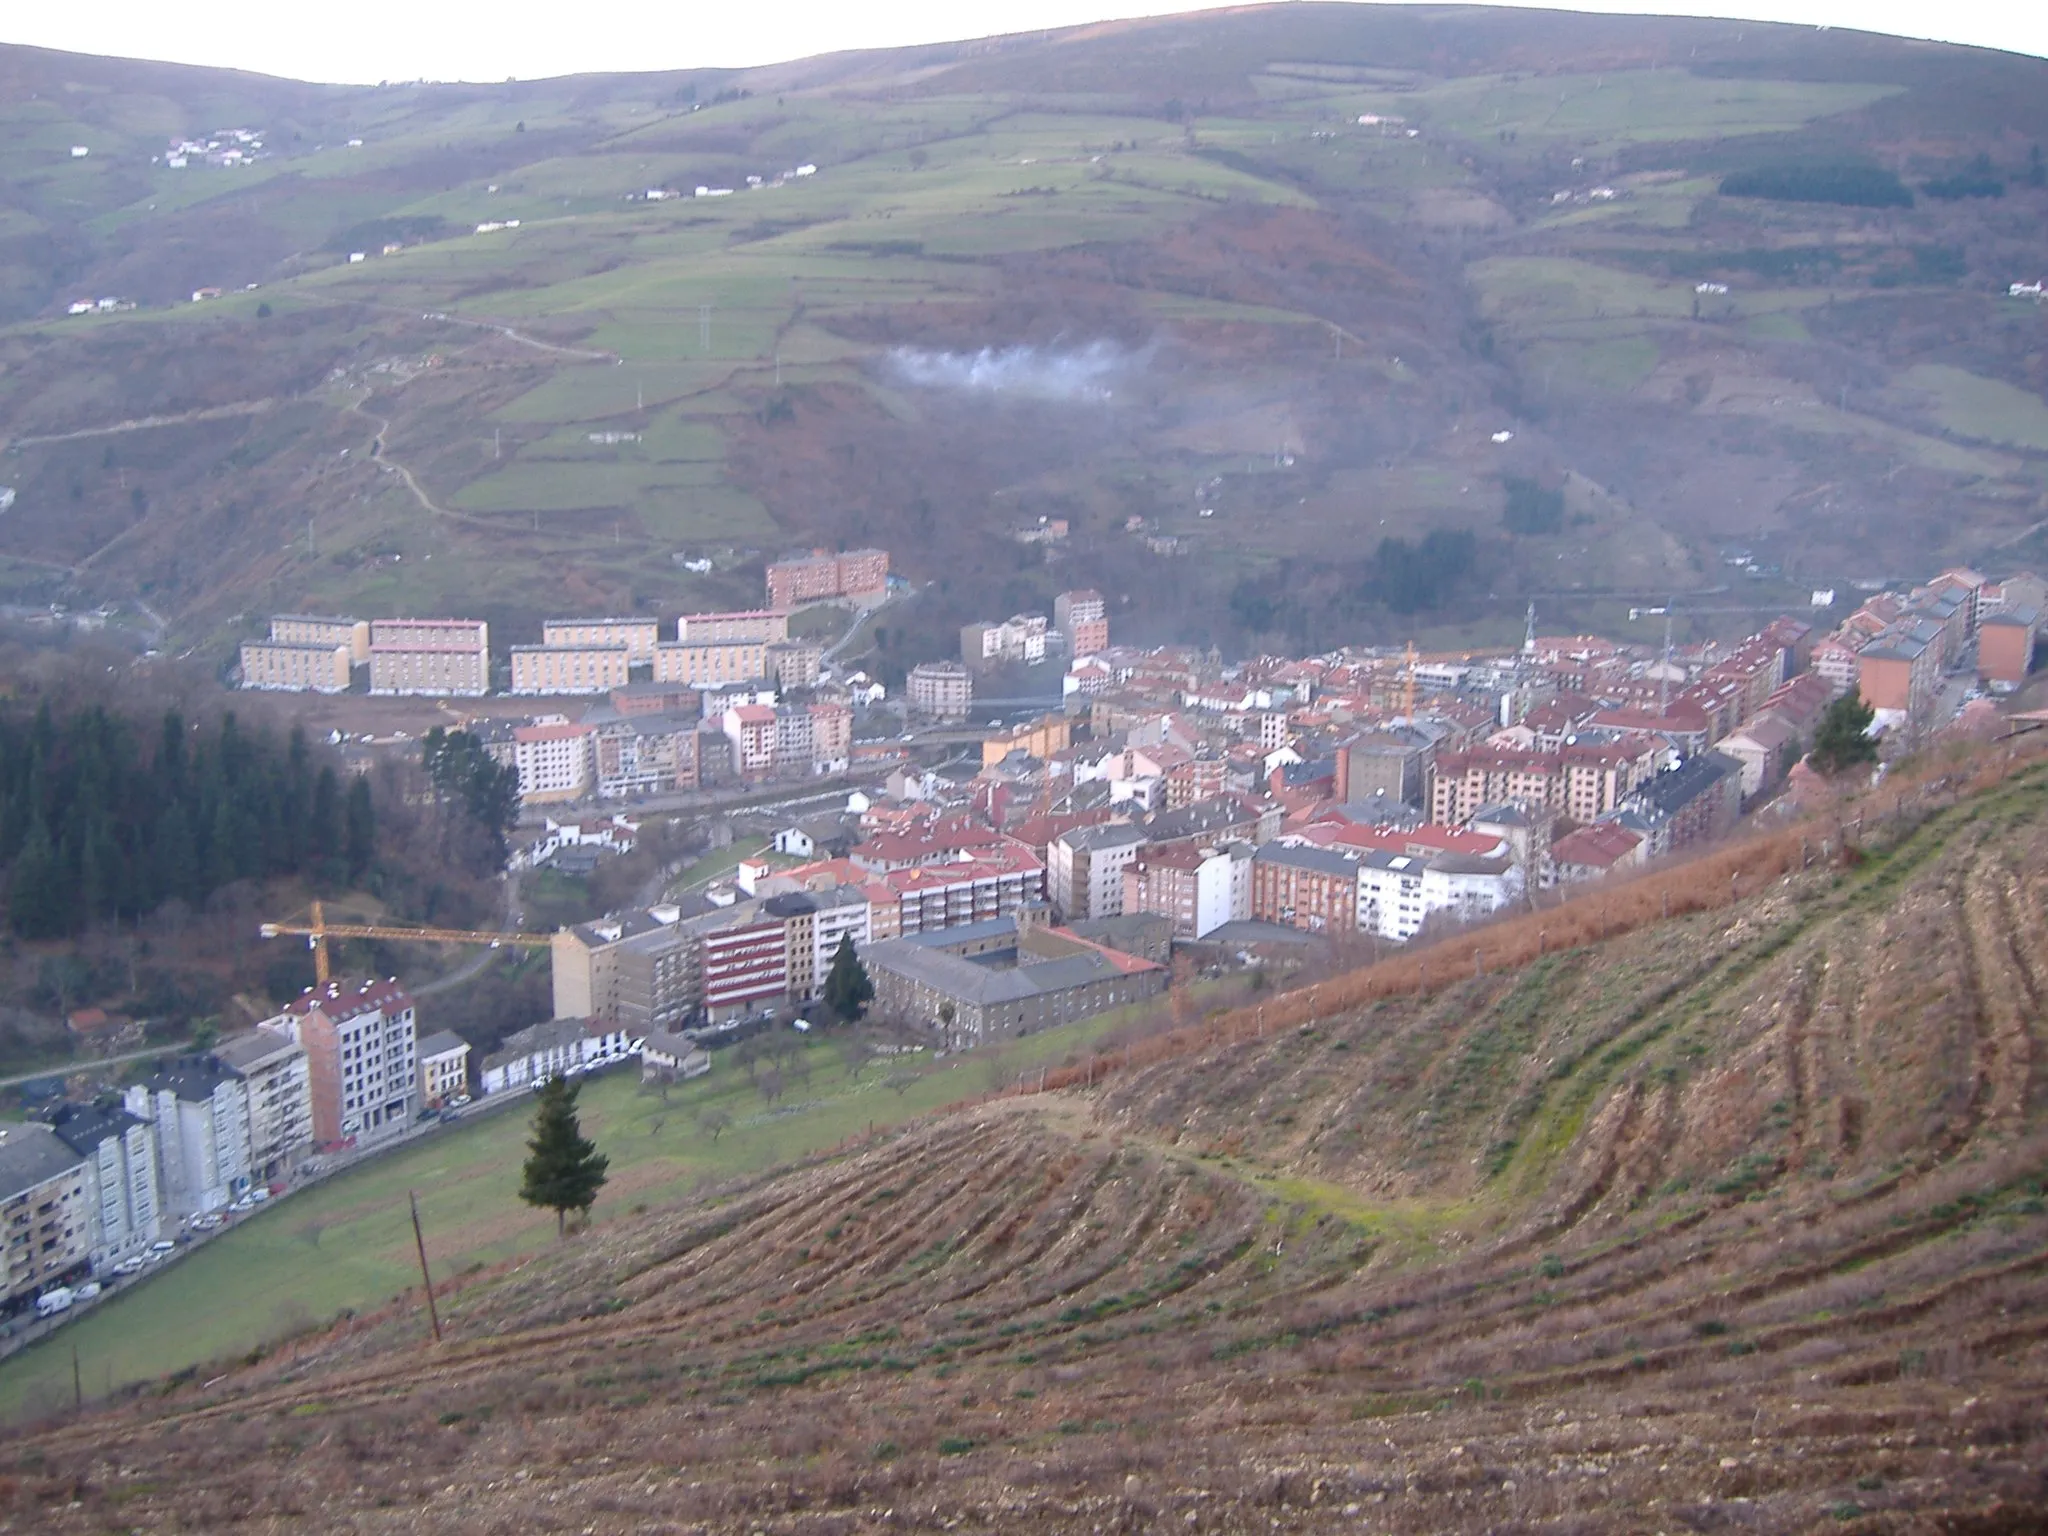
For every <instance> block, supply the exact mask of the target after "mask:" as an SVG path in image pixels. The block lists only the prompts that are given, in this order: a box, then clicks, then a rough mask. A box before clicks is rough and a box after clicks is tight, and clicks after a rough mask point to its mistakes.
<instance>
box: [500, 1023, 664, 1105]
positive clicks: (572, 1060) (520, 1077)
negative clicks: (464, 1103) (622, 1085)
mask: <svg viewBox="0 0 2048 1536" xmlns="http://www.w3.org/2000/svg"><path fill="white" fill-rule="evenodd" d="M639 1049H640V1047H639V1042H637V1041H635V1040H632V1039H630V1038H628V1036H627V1034H626V1032H625V1031H624V1030H623V1029H620V1028H617V1027H616V1026H614V1025H611V1024H607V1023H605V1022H604V1021H603V1020H601V1019H549V1020H547V1021H545V1022H544V1023H540V1024H534V1025H530V1026H528V1027H527V1028H525V1029H520V1030H514V1031H513V1032H512V1033H511V1034H509V1035H507V1036H506V1037H505V1042H504V1044H503V1045H502V1046H500V1047H499V1048H498V1049H497V1050H495V1051H493V1052H492V1053H491V1054H490V1055H488V1056H486V1057H485V1058H484V1067H483V1091H484V1092H485V1093H486V1094H492V1093H506V1092H510V1091H512V1090H514V1089H519V1088H533V1087H537V1086H539V1085H540V1084H541V1083H544V1082H546V1081H547V1080H548V1079H549V1078H551V1077H564V1076H574V1075H576V1074H579V1073H582V1072H586V1071H588V1070H590V1069H591V1068H593V1067H607V1066H610V1065H611V1064H612V1063H614V1062H619V1061H625V1060H627V1059H628V1058H629V1057H632V1056H636V1055H638V1054H639Z"/></svg>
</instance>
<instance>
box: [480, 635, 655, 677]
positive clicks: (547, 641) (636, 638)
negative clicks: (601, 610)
mask: <svg viewBox="0 0 2048 1536" xmlns="http://www.w3.org/2000/svg"><path fill="white" fill-rule="evenodd" d="M660 639H661V620H659V619H543V620H542V621H541V626H540V643H541V644H542V645H543V646H548V647H556V648H565V649H572V650H576V649H584V648H588V647H597V648H600V649H610V648H611V647H612V646H615V645H623V646H624V647H625V648H626V657H627V659H628V660H629V661H632V662H634V663H635V664H640V663H644V662H650V661H652V660H654V647H655V643H656V642H657V641H659V640H660ZM514 687H515V688H516V687H517V684H516V683H515V684H514Z"/></svg>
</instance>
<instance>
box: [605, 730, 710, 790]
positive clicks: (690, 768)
mask: <svg viewBox="0 0 2048 1536" xmlns="http://www.w3.org/2000/svg"><path fill="white" fill-rule="evenodd" d="M701 724H702V722H701V721H700V720H699V719H698V718H697V716H696V715H695V714H694V713H691V714H625V715H621V716H620V717H619V718H618V719H616V720H605V721H600V722H598V723H596V724H594V725H591V726H590V740H591V751H592V756H593V773H594V776H595V779H596V784H597V792H598V794H599V795H600V796H603V797H605V798H608V799H612V798H617V797H619V796H622V795H658V794H666V793H668V792H670V791H673V790H684V789H695V788H696V787H697V783H698V776H697V730H698V727H699V726H700V725H701Z"/></svg>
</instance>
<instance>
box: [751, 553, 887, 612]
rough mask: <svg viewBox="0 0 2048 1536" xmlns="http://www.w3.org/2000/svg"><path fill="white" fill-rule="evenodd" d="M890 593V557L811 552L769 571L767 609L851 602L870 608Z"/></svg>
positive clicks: (784, 609)
mask: <svg viewBox="0 0 2048 1536" xmlns="http://www.w3.org/2000/svg"><path fill="white" fill-rule="evenodd" d="M888 592H889V553H888V551H887V550H882V549H850V550H847V551H846V552H845V553H844V554H837V555H835V554H832V553H830V552H829V551H827V550H822V549H820V550H813V551H812V552H811V553H810V554H808V555H797V556H793V557H792V558H790V559H787V560H778V561H776V562H775V563H774V564H773V565H771V566H769V567H768V606H769V607H770V608H774V609H779V610H781V611H783V612H785V613H786V612H788V611H789V610H790V609H792V608H795V607H798V606H799V605H801V604H803V603H815V602H822V601H824V600H826V599H828V598H835V597H844V598H850V599H852V600H853V601H854V602H856V603H858V604H860V605H861V606H863V607H872V606H873V605H875V604H877V603H879V602H881V601H882V599H883V598H885V597H886V596H887V595H888Z"/></svg>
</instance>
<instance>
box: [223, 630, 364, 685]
mask: <svg viewBox="0 0 2048 1536" xmlns="http://www.w3.org/2000/svg"><path fill="white" fill-rule="evenodd" d="M350 666H351V661H350V652H349V648H348V646H347V644H346V643H342V644H334V645H330V644H327V643H326V642H324V641H298V640H244V641H243V642H242V686H243V687H244V688H260V689H264V690H268V691H274V692H279V693H346V692H348V684H349V671H350Z"/></svg>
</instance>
